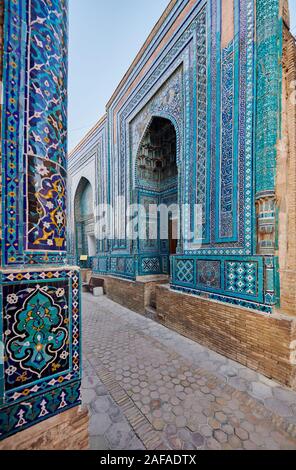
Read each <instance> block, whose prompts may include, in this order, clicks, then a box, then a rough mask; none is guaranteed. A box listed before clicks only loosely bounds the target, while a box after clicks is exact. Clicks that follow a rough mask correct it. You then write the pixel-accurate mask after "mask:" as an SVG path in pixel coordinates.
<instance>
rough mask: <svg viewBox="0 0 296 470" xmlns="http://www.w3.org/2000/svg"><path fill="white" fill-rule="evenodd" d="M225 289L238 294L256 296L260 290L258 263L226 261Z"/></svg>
mask: <svg viewBox="0 0 296 470" xmlns="http://www.w3.org/2000/svg"><path fill="white" fill-rule="evenodd" d="M225 276H226V279H225V290H226V291H228V292H232V293H236V294H244V295H249V296H256V295H257V292H258V264H257V263H248V262H247V261H246V262H228V263H226V274H225Z"/></svg>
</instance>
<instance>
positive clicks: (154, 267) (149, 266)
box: [142, 258, 160, 274]
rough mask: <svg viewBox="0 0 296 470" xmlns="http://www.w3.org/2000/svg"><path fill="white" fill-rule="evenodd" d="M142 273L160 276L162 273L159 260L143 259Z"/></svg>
mask: <svg viewBox="0 0 296 470" xmlns="http://www.w3.org/2000/svg"><path fill="white" fill-rule="evenodd" d="M142 272H143V273H156V274H158V273H159V272H160V261H159V258H143V259H142Z"/></svg>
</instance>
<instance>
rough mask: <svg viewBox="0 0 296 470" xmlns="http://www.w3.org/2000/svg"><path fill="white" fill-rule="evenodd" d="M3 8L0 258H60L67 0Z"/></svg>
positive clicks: (22, 0) (20, 1)
mask: <svg viewBox="0 0 296 470" xmlns="http://www.w3.org/2000/svg"><path fill="white" fill-rule="evenodd" d="M4 6H5V22H4V38H5V42H4V77H3V89H4V97H3V116H2V119H3V126H2V129H3V131H2V153H3V156H4V158H3V190H4V194H5V197H4V198H3V199H4V210H3V221H2V222H3V224H2V225H3V228H4V230H3V242H2V253H3V264H5V265H18V264H24V263H25V264H38V263H40V262H42V264H47V263H55V264H56V263H61V262H63V259H64V257H65V251H66V208H65V201H66V189H65V188H66V153H67V129H66V108H67V89H66V86H67V28H66V26H67V0H61V1H60V0H53V1H51V2H48V1H46V0H15V1H13V2H11V1H10V0H5V1H4ZM52 206H55V207H54V208H53V207H52ZM56 206H57V207H56Z"/></svg>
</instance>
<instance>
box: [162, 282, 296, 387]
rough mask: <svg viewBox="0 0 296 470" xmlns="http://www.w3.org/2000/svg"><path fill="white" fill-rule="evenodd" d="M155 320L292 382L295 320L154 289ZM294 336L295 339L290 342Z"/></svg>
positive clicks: (278, 379)
mask: <svg viewBox="0 0 296 470" xmlns="http://www.w3.org/2000/svg"><path fill="white" fill-rule="evenodd" d="M156 303H157V315H158V318H159V321H160V322H161V323H163V324H165V325H166V326H167V327H168V328H171V329H173V330H175V331H178V332H179V333H181V334H183V335H184V336H186V337H188V338H190V339H193V340H194V341H197V342H198V343H200V344H202V345H204V346H207V347H208V348H210V349H212V350H214V351H216V352H218V353H220V354H222V355H223V356H226V357H228V358H230V359H233V360H234V361H237V362H239V363H241V364H243V365H245V366H247V367H249V368H251V369H254V370H256V371H258V372H260V373H262V374H264V375H266V376H267V377H270V378H272V379H274V380H276V381H278V382H280V383H282V384H285V385H288V386H293V387H296V375H295V373H296V369H295V365H293V364H292V359H293V356H295V351H296V320H293V319H292V318H290V317H285V316H283V315H272V316H267V315H263V314H260V313H258V312H253V311H251V310H248V309H245V308H240V307H235V306H232V305H227V304H224V303H221V302H215V301H212V300H206V299H202V298H199V297H195V296H192V295H188V294H183V293H179V292H174V291H172V290H170V289H169V288H168V287H166V286H157V288H156ZM293 341H294V344H293Z"/></svg>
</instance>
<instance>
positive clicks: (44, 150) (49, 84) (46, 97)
mask: <svg viewBox="0 0 296 470" xmlns="http://www.w3.org/2000/svg"><path fill="white" fill-rule="evenodd" d="M66 7H67V0H51V1H50V2H48V1H46V0H28V8H29V11H30V16H29V19H30V25H29V26H30V27H29V38H28V41H29V44H30V49H29V50H30V55H29V60H28V65H27V67H28V72H29V74H28V78H27V79H28V84H27V87H28V88H27V98H28V109H27V116H26V119H27V124H28V134H27V139H26V145H27V152H28V154H29V155H35V156H38V157H44V158H46V159H49V160H53V161H55V162H56V163H58V164H59V165H61V166H62V167H64V168H66V156H67V59H66V57H67V54H68V51H67V40H68V39H67V21H66V18H67V11H66ZM57 38H58V40H57Z"/></svg>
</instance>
